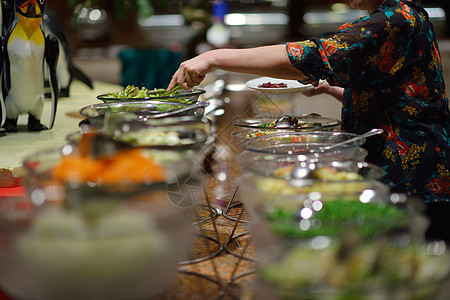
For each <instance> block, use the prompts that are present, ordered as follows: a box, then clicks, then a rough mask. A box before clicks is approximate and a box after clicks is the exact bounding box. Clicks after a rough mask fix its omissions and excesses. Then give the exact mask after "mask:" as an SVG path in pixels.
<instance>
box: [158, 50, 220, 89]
mask: <svg viewBox="0 0 450 300" xmlns="http://www.w3.org/2000/svg"><path fill="white" fill-rule="evenodd" d="M212 70H213V68H212V67H211V66H210V65H209V63H208V58H207V54H206V53H204V54H201V55H199V56H196V57H194V58H192V59H189V60H186V61H184V62H182V63H181V64H180V67H179V68H178V70H177V71H176V72H175V74H174V75H173V76H172V80H171V81H170V83H169V86H168V87H167V90H171V89H172V88H173V87H174V86H176V85H177V84H179V85H180V86H181V87H182V88H183V89H186V90H188V89H191V88H192V87H194V86H196V85H199V84H200V83H201V82H202V81H203V79H205V75H206V74H207V73H209V72H211V71H212Z"/></svg>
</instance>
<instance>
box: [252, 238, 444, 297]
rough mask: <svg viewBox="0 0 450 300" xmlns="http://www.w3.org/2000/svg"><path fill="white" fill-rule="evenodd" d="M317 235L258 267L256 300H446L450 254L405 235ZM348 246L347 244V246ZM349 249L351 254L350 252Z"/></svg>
mask: <svg viewBox="0 0 450 300" xmlns="http://www.w3.org/2000/svg"><path fill="white" fill-rule="evenodd" d="M351 238H352V237H351V233H347V236H346V237H342V238H330V237H328V236H318V237H315V238H312V239H311V240H310V241H308V242H305V243H303V244H297V245H296V246H293V247H292V248H289V249H288V250H286V249H285V250H286V252H285V253H283V254H282V255H279V256H278V257H277V258H276V259H275V258H273V257H272V258H271V259H269V258H267V256H266V258H267V259H266V260H265V261H261V262H260V267H259V269H258V279H257V281H256V282H257V283H256V287H255V289H254V292H255V296H256V299H323V300H325V299H383V300H384V299H386V300H387V299H445V298H446V296H445V292H444V293H443V292H441V290H443V289H444V287H445V286H446V285H447V284H448V283H449V279H448V278H449V265H450V251H449V249H448V247H447V245H446V244H445V242H443V241H419V240H414V239H411V238H410V236H409V235H408V234H407V233H405V234H398V235H396V236H391V237H389V238H386V239H383V238H377V239H375V238H374V239H373V240H371V241H370V240H365V241H359V242H358V241H356V242H354V243H353V244H351V242H348V241H347V240H348V239H351ZM346 243H348V244H346ZM350 247H351V249H349V248H350ZM264 253H266V251H264Z"/></svg>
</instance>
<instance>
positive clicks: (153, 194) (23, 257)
mask: <svg viewBox="0 0 450 300" xmlns="http://www.w3.org/2000/svg"><path fill="white" fill-rule="evenodd" d="M137 150H139V149H133V150H132V151H137ZM76 151H78V150H77V149H76V148H74V147H72V146H71V145H66V146H64V147H62V148H58V149H51V150H48V151H43V152H39V153H35V154H33V155H31V156H30V157H29V158H27V159H26V161H25V162H24V167H25V168H26V170H27V174H26V176H25V179H24V185H25V187H26V190H27V195H28V197H26V198H24V199H22V200H21V202H20V203H16V202H14V201H10V202H5V203H4V205H2V209H1V210H0V230H1V233H2V240H3V241H4V242H5V243H6V245H8V246H7V247H2V248H1V249H0V255H1V257H2V259H1V260H0V269H1V270H4V271H2V272H0V274H1V275H0V285H1V286H2V289H4V291H5V292H6V293H7V294H8V295H11V297H13V298H15V299H92V298H95V299H144V298H151V297H152V296H154V295H155V294H157V293H160V292H162V291H164V289H165V288H167V287H168V284H170V282H171V279H172V278H173V276H174V275H175V273H176V269H177V266H178V262H179V261H181V260H182V259H183V258H184V257H185V255H186V253H187V251H188V250H189V247H190V245H191V242H192V237H193V232H192V226H190V224H191V221H192V214H191V207H192V206H190V207H187V206H182V205H179V204H180V200H181V199H182V197H184V196H186V195H188V196H192V195H193V194H194V192H195V191H194V190H198V192H199V193H201V191H202V181H201V180H200V179H199V178H200V177H198V178H195V176H194V175H191V172H194V170H195V167H194V166H195V165H196V162H195V158H189V157H185V156H183V157H176V156H173V155H172V156H169V154H168V153H167V151H160V152H164V153H150V152H147V154H145V155H144V157H136V158H135V159H136V160H135V163H134V164H132V163H130V161H132V160H133V159H130V157H132V156H133V157H134V156H135V155H136V153H135V152H133V153H130V152H124V153H123V157H122V159H125V161H122V163H124V164H123V165H122V166H118V165H117V164H118V163H119V162H120V160H119V158H118V157H114V158H113V157H108V158H107V159H109V160H111V161H112V162H115V163H116V165H112V164H110V165H108V166H107V167H105V169H104V171H98V170H97V171H95V170H93V168H95V166H96V163H95V162H97V163H98V162H99V159H95V162H92V161H91V162H87V160H88V159H91V158H88V157H76V158H74V157H71V158H72V159H74V161H73V164H71V166H72V167H71V168H70V167H68V166H67V161H65V164H64V163H63V161H64V158H70V156H71V155H72V156H74V155H79V153H77V152H76ZM158 155H159V156H158ZM124 157H125V158H124ZM83 161H84V163H83ZM69 162H70V161H69ZM151 163H153V166H151V165H150V164H151ZM69 164H70V163H69ZM157 166H159V171H158V167H157ZM97 167H98V165H97ZM77 169H78V170H81V172H77ZM161 169H162V170H163V171H162V174H160V173H161ZM108 170H109V171H111V173H110V174H109V176H112V178H111V177H110V178H108V176H107V174H106V172H108ZM127 170H128V171H127ZM61 172H62V173H61ZM92 172H94V173H96V174H97V173H102V172H105V173H102V176H98V177H96V178H95V177H89V176H90V175H89V174H92ZM136 173H138V174H141V175H136ZM149 173H152V175H151V176H149ZM124 174H126V175H124ZM158 174H159V175H158ZM83 176H87V177H83ZM139 176H142V178H141V177H139ZM99 178H100V179H99ZM114 178H119V181H115V179H114ZM121 178H122V180H120V179H121ZM124 178H127V180H124ZM141 179H142V180H141ZM186 201H193V202H195V201H196V199H192V198H191V199H189V200H187V199H186ZM24 286H26V287H27V288H26V289H25V288H24Z"/></svg>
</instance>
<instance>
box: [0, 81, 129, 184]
mask: <svg viewBox="0 0 450 300" xmlns="http://www.w3.org/2000/svg"><path fill="white" fill-rule="evenodd" d="M121 89H122V87H121V86H120V85H115V84H109V83H103V82H94V89H92V90H91V89H90V88H89V87H87V86H86V85H84V84H83V83H81V82H79V81H74V82H73V83H72V86H71V89H70V97H67V98H60V99H59V101H58V109H57V112H56V118H55V124H54V127H53V129H52V130H45V131H41V132H29V131H27V129H26V121H27V117H28V116H27V115H22V116H20V117H19V122H18V124H19V131H18V132H17V133H6V132H4V131H2V129H0V187H14V186H17V185H18V184H19V181H17V180H14V179H15V178H18V177H20V175H21V174H22V170H21V167H22V162H23V160H24V159H25V158H26V157H27V156H28V155H29V154H30V153H33V152H36V151H40V150H43V149H48V148H51V147H58V146H62V145H64V144H65V143H67V140H66V136H67V135H68V134H70V133H73V132H76V131H78V123H79V122H80V121H81V120H82V118H81V116H80V115H79V114H78V112H79V110H80V108H82V107H84V106H87V105H91V104H97V103H101V101H100V100H97V98H96V97H97V95H100V94H103V93H107V92H111V91H116V90H121ZM50 107H51V103H50V101H49V100H47V101H46V103H45V107H44V113H43V116H42V120H41V121H42V123H43V124H44V125H46V124H48V122H49V120H50V112H49V111H50ZM13 177H14V178H13Z"/></svg>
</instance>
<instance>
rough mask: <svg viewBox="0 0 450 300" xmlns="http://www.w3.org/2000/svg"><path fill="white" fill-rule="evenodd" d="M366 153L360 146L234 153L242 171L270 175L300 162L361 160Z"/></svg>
mask: <svg viewBox="0 0 450 300" xmlns="http://www.w3.org/2000/svg"><path fill="white" fill-rule="evenodd" d="M367 154H368V151H367V150H366V149H364V148H361V147H354V148H349V149H340V150H335V151H329V152H317V153H306V154H300V155H292V154H284V153H282V154H279V153H259V152H253V151H248V150H243V151H241V152H239V153H238V154H237V155H236V159H237V161H238V163H239V166H240V167H241V169H242V170H243V171H246V172H253V173H257V174H261V175H267V176H271V175H274V171H276V170H279V169H280V168H292V167H294V166H295V165H297V164H299V163H301V162H306V161H308V162H317V161H348V160H353V161H357V162H363V161H364V160H365V158H366V157H367Z"/></svg>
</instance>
